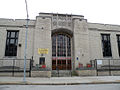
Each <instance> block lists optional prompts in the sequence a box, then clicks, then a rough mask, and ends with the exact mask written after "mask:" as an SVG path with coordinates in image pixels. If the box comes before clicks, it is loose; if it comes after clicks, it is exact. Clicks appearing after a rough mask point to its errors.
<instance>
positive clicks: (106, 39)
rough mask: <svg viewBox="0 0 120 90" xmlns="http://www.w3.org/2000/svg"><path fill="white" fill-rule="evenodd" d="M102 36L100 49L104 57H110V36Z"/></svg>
mask: <svg viewBox="0 0 120 90" xmlns="http://www.w3.org/2000/svg"><path fill="white" fill-rule="evenodd" d="M101 36H102V49H103V56H104V57H111V56H112V53H111V44H110V34H101Z"/></svg>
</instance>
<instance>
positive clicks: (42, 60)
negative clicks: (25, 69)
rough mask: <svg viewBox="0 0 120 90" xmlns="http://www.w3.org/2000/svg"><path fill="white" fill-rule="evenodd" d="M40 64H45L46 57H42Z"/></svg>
mask: <svg viewBox="0 0 120 90" xmlns="http://www.w3.org/2000/svg"><path fill="white" fill-rule="evenodd" d="M39 65H45V57H40V60H39Z"/></svg>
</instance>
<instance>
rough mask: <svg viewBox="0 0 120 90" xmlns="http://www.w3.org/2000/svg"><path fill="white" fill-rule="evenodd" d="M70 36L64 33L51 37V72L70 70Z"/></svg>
mask: <svg viewBox="0 0 120 90" xmlns="http://www.w3.org/2000/svg"><path fill="white" fill-rule="evenodd" d="M71 43H72V40H71V36H70V35H68V34H65V33H55V34H53V35H52V70H57V69H59V70H71V69H72V58H71V56H72V55H71V54H72V50H71Z"/></svg>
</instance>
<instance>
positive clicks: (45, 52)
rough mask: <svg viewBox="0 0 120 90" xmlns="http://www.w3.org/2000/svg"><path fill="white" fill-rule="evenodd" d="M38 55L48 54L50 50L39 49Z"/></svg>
mask: <svg viewBox="0 0 120 90" xmlns="http://www.w3.org/2000/svg"><path fill="white" fill-rule="evenodd" d="M38 54H48V49H46V48H38Z"/></svg>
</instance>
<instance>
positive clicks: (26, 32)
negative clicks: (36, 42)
mask: <svg viewBox="0 0 120 90" xmlns="http://www.w3.org/2000/svg"><path fill="white" fill-rule="evenodd" d="M25 5H26V14H27V19H26V20H27V23H26V31H25V50H24V78H23V80H24V82H26V50H27V35H28V22H29V15H28V7H27V0H25Z"/></svg>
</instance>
